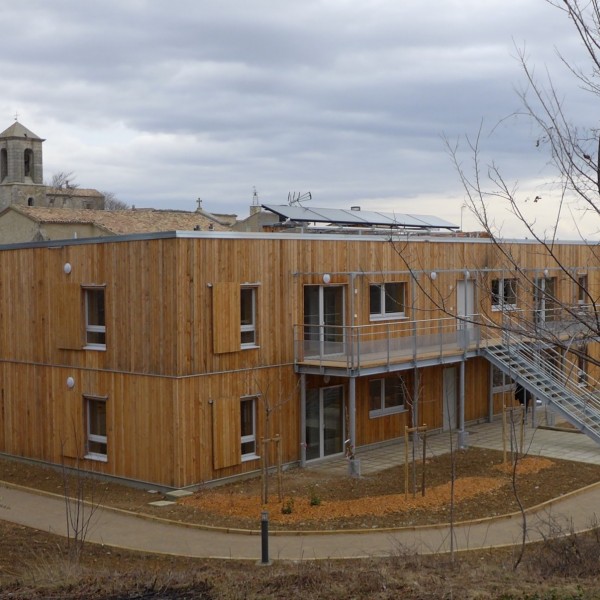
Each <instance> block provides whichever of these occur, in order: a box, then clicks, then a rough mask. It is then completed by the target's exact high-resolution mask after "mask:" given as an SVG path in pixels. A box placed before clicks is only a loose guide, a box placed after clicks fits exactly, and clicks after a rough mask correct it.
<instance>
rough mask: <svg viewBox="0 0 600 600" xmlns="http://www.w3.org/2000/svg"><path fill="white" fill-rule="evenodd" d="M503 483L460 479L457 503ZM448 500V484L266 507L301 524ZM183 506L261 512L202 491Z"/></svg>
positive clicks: (246, 502)
mask: <svg viewBox="0 0 600 600" xmlns="http://www.w3.org/2000/svg"><path fill="white" fill-rule="evenodd" d="M505 484H506V482H505V480H504V479H502V478H498V477H463V478H461V479H458V480H457V481H456V482H455V484H454V497H455V501H456V502H460V501H462V500H467V499H469V498H473V497H475V496H478V495H480V494H485V493H490V492H494V491H496V490H497V489H499V488H500V487H502V486H504V485H505ZM449 501H450V483H445V484H443V485H439V486H437V487H434V488H431V489H428V490H426V495H425V497H422V496H421V495H417V496H416V497H415V498H413V497H412V495H409V496H408V499H405V497H404V494H388V495H385V496H376V497H373V496H370V497H366V498H358V499H354V500H334V501H325V500H324V501H322V502H321V504H319V505H318V506H311V504H310V498H284V501H283V503H281V502H279V500H278V498H277V497H273V498H270V502H269V504H268V506H267V507H266V508H268V509H269V512H270V516H269V518H270V520H271V521H275V522H278V523H282V524H283V523H298V522H302V521H329V520H333V519H337V518H340V517H343V518H348V517H362V516H365V515H369V516H374V517H378V516H384V515H386V514H390V513H402V512H408V511H410V510H418V509H428V510H435V509H438V508H440V507H444V506H447V505H448V503H449ZM289 502H291V503H292V505H291V509H292V512H291V514H283V513H282V512H281V509H282V508H283V507H284V506H286V505H287V504H288V503H289ZM181 503H182V504H185V505H187V506H193V507H195V508H196V509H198V510H201V511H206V512H212V513H218V514H220V515H221V516H224V517H227V516H229V517H249V518H254V517H255V516H256V515H257V514H258V513H259V512H260V511H261V509H263V508H265V507H263V505H262V504H261V499H260V498H259V497H255V496H247V495H242V494H235V495H233V494H230V495H228V494H223V493H221V492H218V491H205V492H200V493H198V494H195V495H194V496H191V497H189V498H183V499H182V500H181Z"/></svg>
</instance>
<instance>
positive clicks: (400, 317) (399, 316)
mask: <svg viewBox="0 0 600 600" xmlns="http://www.w3.org/2000/svg"><path fill="white" fill-rule="evenodd" d="M407 319H408V317H407V316H406V314H405V313H390V314H389V315H369V321H406V320H407Z"/></svg>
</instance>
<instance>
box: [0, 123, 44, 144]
mask: <svg viewBox="0 0 600 600" xmlns="http://www.w3.org/2000/svg"><path fill="white" fill-rule="evenodd" d="M6 138H28V139H30V140H31V139H33V140H40V141H42V142H43V141H44V140H42V138H40V137H39V136H37V135H36V134H35V133H33V131H31V130H29V129H27V127H25V126H24V125H21V123H19V122H18V121H15V122H14V123H13V124H12V125H11V126H10V127H7V128H6V129H5V130H4V131H3V132H2V133H0V139H6Z"/></svg>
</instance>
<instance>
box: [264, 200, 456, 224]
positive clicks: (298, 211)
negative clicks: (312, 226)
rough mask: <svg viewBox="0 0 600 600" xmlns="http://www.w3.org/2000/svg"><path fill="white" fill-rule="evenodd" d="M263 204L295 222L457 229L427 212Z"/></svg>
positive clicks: (281, 217) (281, 216)
mask: <svg viewBox="0 0 600 600" xmlns="http://www.w3.org/2000/svg"><path fill="white" fill-rule="evenodd" d="M262 207H263V208H265V209H267V210H269V211H271V212H273V213H275V214H276V215H279V218H280V219H281V221H292V222H298V223H327V224H329V225H352V226H362V227H392V228H393V227H401V228H409V229H459V228H460V227H459V226H458V225H453V224H452V223H450V222H449V221H446V220H444V219H440V218H439V217H434V216H430V215H414V214H410V215H409V214H404V213H383V212H375V211H369V210H344V209H339V208H314V207H310V208H305V207H303V206H288V205H287V204H283V205H275V204H263V205H262Z"/></svg>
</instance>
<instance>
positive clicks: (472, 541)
mask: <svg viewBox="0 0 600 600" xmlns="http://www.w3.org/2000/svg"><path fill="white" fill-rule="evenodd" d="M469 438H470V443H471V445H473V446H481V447H486V448H495V449H501V448H502V435H501V423H498V422H495V423H485V424H481V425H475V426H471V427H469ZM448 440H449V438H448V436H447V434H444V435H440V436H432V438H431V440H430V441H428V454H430V455H437V454H443V453H444V452H447V451H448ZM526 448H527V449H528V453H529V454H530V455H543V456H554V457H557V458H569V459H571V460H576V461H581V462H593V463H596V464H599V463H600V448H599V447H598V445H596V444H595V443H594V442H592V441H591V440H589V439H588V438H586V437H585V436H583V435H580V434H577V433H563V432H557V431H547V430H542V429H531V428H528V430H527V431H526ZM361 459H362V465H363V474H369V475H372V476H376V473H377V472H378V471H380V470H382V469H384V468H387V467H389V466H391V465H392V464H399V463H400V462H401V460H403V447H402V448H400V446H398V445H396V446H393V445H390V446H385V447H380V448H373V449H365V450H364V451H361ZM311 468H315V469H317V470H327V471H328V472H329V473H336V472H339V473H345V472H346V470H347V462H346V461H345V459H339V460H333V461H328V462H325V463H322V464H320V465H316V466H314V467H311ZM598 517H600V483H599V484H597V485H594V486H590V487H589V488H587V489H585V490H583V491H579V492H577V493H574V494H571V495H569V496H564V497H562V498H560V499H557V500H554V501H552V502H551V503H548V504H546V505H545V506H544V507H543V508H540V509H538V510H535V511H530V512H529V513H528V517H527V539H528V540H529V541H535V540H539V539H541V538H543V536H544V535H548V534H550V533H553V534H556V532H557V531H562V532H565V533H566V532H568V531H570V530H571V529H573V530H575V531H584V530H587V529H589V528H590V527H592V526H593V525H594V524H595V523H596V522H597V518H598ZM0 519H3V520H5V521H11V522H13V523H19V524H21V525H26V526H27V527H33V528H35V529H40V530H43V531H49V532H52V533H57V534H59V535H66V515H65V504H64V500H63V498H62V497H61V496H49V495H46V494H38V493H33V492H30V491H27V490H24V489H19V488H16V487H14V486H11V485H9V484H3V483H2V482H0ZM258 519H259V515H257V529H258V527H259V525H260V524H259V522H258ZM521 528H522V521H521V518H520V517H519V516H513V517H499V518H495V519H489V520H485V521H481V522H478V523H471V524H465V525H458V526H456V527H455V530H454V548H455V549H458V550H468V549H471V550H473V549H478V548H488V547H491V546H505V545H513V544H517V543H519V542H520V540H521V537H522V533H521V531H522V529H521ZM87 539H88V540H89V541H91V542H96V543H99V544H106V545H108V546H115V547H120V548H127V549H131V550H141V551H145V552H156V553H167V554H176V555H182V556H194V557H203V558H231V559H247V560H254V561H256V560H259V559H260V557H261V545H260V544H261V542H260V536H258V535H250V534H244V533H225V532H222V531H209V530H206V529H201V528H195V527H188V526H182V525H179V524H172V523H168V522H166V521H162V522H161V521H156V520H148V519H144V518H141V517H139V516H137V515H135V514H133V513H126V512H119V511H114V510H110V509H98V510H97V511H96V512H95V514H94V516H93V519H92V527H91V528H90V531H89V535H88V537H87ZM450 545H451V544H450V530H449V528H448V527H447V526H437V527H419V528H408V529H400V530H394V531H370V532H365V533H330V534H324V533H321V534H305V535H295V534H272V535H271V536H270V538H269V550H270V557H271V559H273V560H277V559H280V560H310V559H325V558H359V557H371V556H390V555H399V554H404V553H407V552H408V553H436V552H447V551H449V550H450Z"/></svg>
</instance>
